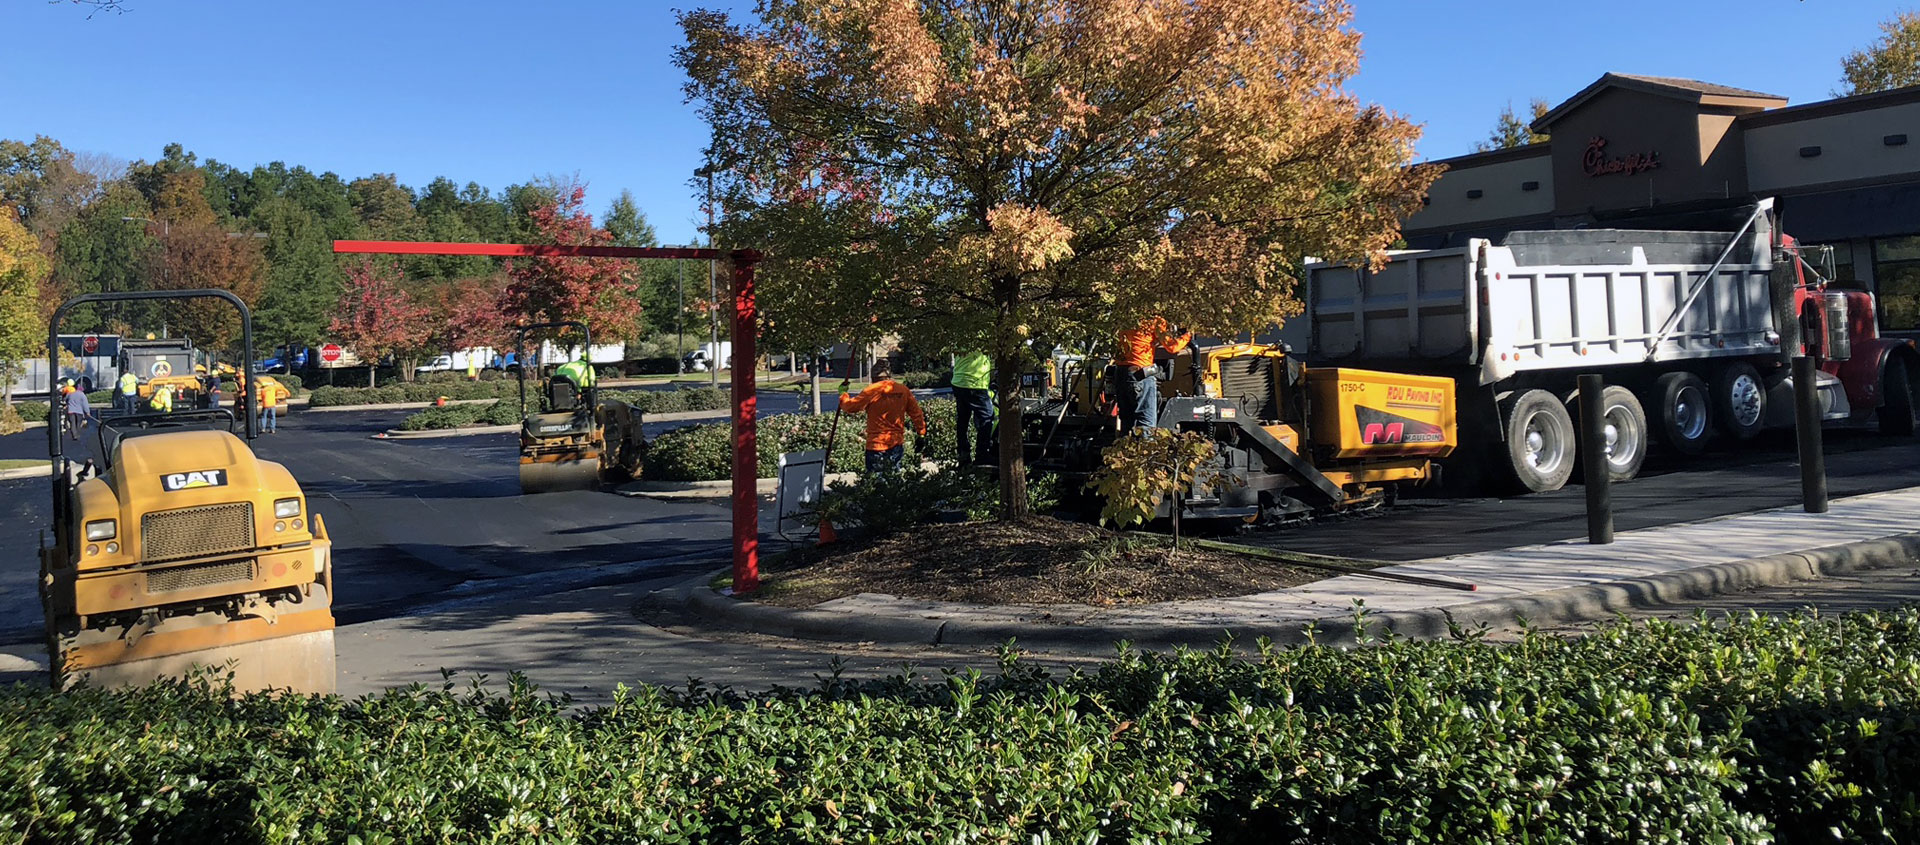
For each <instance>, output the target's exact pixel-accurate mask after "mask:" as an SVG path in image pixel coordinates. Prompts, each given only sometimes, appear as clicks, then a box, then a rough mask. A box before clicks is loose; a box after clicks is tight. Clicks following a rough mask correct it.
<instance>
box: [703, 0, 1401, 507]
mask: <svg viewBox="0 0 1920 845" xmlns="http://www.w3.org/2000/svg"><path fill="white" fill-rule="evenodd" d="M759 14H760V17H761V20H760V21H758V22H757V23H753V24H741V23H736V22H735V21H733V20H732V19H730V18H729V17H728V16H727V15H726V14H725V13H721V12H714V11H696V12H688V13H684V14H682V15H681V17H680V23H681V26H682V28H683V29H684V30H685V31H686V39H687V43H686V46H685V47H683V48H681V49H680V50H679V52H678V53H677V55H676V62H677V64H678V65H679V66H680V67H681V68H683V69H684V70H685V71H686V72H687V73H688V75H689V77H690V83H689V85H688V86H687V92H688V94H689V95H690V96H691V97H693V98H694V99H695V100H697V101H698V103H699V107H700V110H701V113H702V115H703V116H704V117H705V118H706V119H707V120H708V122H709V124H710V126H711V129H712V140H711V148H710V150H709V155H710V158H711V160H712V162H713V164H714V165H715V166H716V169H717V173H716V187H717V189H718V190H719V192H720V196H721V198H722V201H723V206H722V209H720V211H721V212H722V219H723V220H724V221H725V222H724V223H723V225H722V228H721V230H720V231H719V232H718V233H717V235H718V240H720V241H721V242H722V243H730V244H738V245H741V246H753V247H756V248H761V249H764V250H766V255H767V261H766V263H765V264H764V265H763V266H764V272H763V274H762V276H761V278H762V279H763V280H764V287H763V288H762V290H763V292H764V299H763V302H764V305H765V308H766V312H767V313H768V314H769V315H771V316H772V317H773V319H772V320H771V321H770V322H771V325H770V326H769V330H770V331H769V335H770V336H777V337H780V338H781V340H782V341H783V342H784V345H788V346H807V345H814V344H806V343H803V342H801V341H804V340H805V339H807V338H809V337H811V338H813V339H816V340H818V341H821V342H822V343H820V344H818V345H824V342H829V341H831V340H835V339H843V340H850V341H860V340H866V339H871V338H872V337H873V336H875V335H877V334H879V333H881V332H888V331H897V332H901V333H903V334H906V335H908V336H909V339H910V340H919V341H921V342H923V343H924V348H936V349H937V348H942V347H946V346H949V345H955V346H957V345H963V344H964V345H970V346H971V345H985V346H986V347H987V348H988V349H989V350H990V353H991V354H992V356H993V359H994V377H995V387H996V389H997V393H998V395H999V401H1000V413H1001V418H1002V419H1006V420H1012V419H1016V418H1017V416H1018V413H1019V409H1018V405H1017V402H1018V396H1019V391H1018V377H1019V373H1020V372H1021V371H1023V370H1024V369H1026V368H1027V366H1028V365H1029V364H1030V362H1031V361H1032V357H1031V355H1030V353H1029V352H1028V351H1027V350H1028V344H1029V342H1032V341H1040V343H1036V344H1035V345H1036V346H1041V347H1044V346H1045V345H1046V342H1045V340H1044V339H1046V338H1064V337H1087V336H1097V337H1101V338H1112V337H1113V336H1114V333H1115V332H1116V331H1117V330H1119V329H1120V328H1122V327H1126V326H1132V325H1136V324H1137V323H1138V322H1139V320H1140V319H1141V318H1142V317H1144V316H1147V315H1153V314H1161V315H1164V316H1165V317H1167V318H1168V319H1169V320H1171V321H1173V322H1176V323H1179V324H1182V325H1186V326H1189V327H1192V328H1194V329H1196V330H1198V331H1200V332H1201V333H1204V334H1212V335H1219V336H1226V335H1231V334H1235V333H1238V332H1240V331H1245V330H1249V329H1256V328H1265V327H1268V326H1271V325H1273V324H1274V323H1276V322H1278V321H1280V320H1282V319H1285V318H1286V317H1288V316H1291V315H1294V314H1298V313H1299V310H1300V305H1299V302H1298V300H1297V299H1296V297H1295V295H1294V292H1295V289H1296V284H1297V280H1296V278H1295V272H1296V271H1295V270H1293V269H1292V268H1293V267H1294V266H1295V265H1296V263H1297V262H1298V260H1299V258H1300V256H1303V255H1319V256H1327V257H1335V258H1355V259H1358V258H1366V257H1369V256H1372V255H1378V254H1379V253H1380V252H1381V251H1382V250H1384V249H1385V248H1386V247H1387V246H1388V245H1389V244H1391V243H1392V242H1393V241H1394V239H1395V238H1396V237H1397V236H1398V226H1399V220H1400V219H1401V218H1402V217H1403V216H1404V215H1406V214H1409V213H1411V212H1412V211H1413V210H1414V209H1416V208H1417V207H1418V203H1419V197H1420V196H1421V194H1422V193H1423V192H1424V191H1425V190H1426V188H1427V186H1428V185H1429V184H1430V183H1431V181H1432V179H1433V176H1434V175H1435V171H1434V170H1433V169H1432V168H1409V167H1408V166H1407V164H1408V162H1409V160H1410V158H1411V156H1412V144H1413V141H1414V140H1415V138H1417V137H1418V134H1419V130H1418V128H1417V127H1416V126H1414V125H1413V124H1412V123H1411V122H1409V121H1407V120H1405V119H1403V118H1400V117H1398V116H1395V115H1391V114H1388V113H1386V112H1385V111H1383V110H1381V109H1379V108H1378V107H1370V106H1365V105H1362V104H1361V103H1360V102H1359V101H1358V100H1357V99H1355V98H1354V97H1352V96H1351V95H1349V94H1348V93H1346V92H1345V90H1344V88H1343V85H1344V83H1345V82H1346V80H1347V79H1349V78H1350V77H1351V76H1352V75H1353V74H1354V73H1355V72H1357V70H1358V68H1359V43H1360V36H1359V34H1358V33H1356V32H1354V31H1353V30H1352V29H1351V28H1350V25H1349V24H1350V21H1351V14H1350V11H1349V10H1348V8H1347V6H1346V5H1345V4H1344V3H1342V2H1339V0H1235V2H1216V0H1201V1H1200V2H1196V0H1031V2H1022V3H951V2H941V0H791V2H781V3H767V4H761V6H760V7H759ZM836 335H837V337H836ZM1000 432H1001V436H1000V473H999V475H1000V479H1001V502H1002V508H1003V510H1002V516H1003V517H1004V518H1020V517H1023V516H1025V515H1026V512H1027V509H1028V499H1027V493H1026V485H1025V479H1026V473H1025V471H1024V467H1023V463H1022V460H1023V459H1022V456H1021V444H1020V436H1021V431H1020V427H1019V426H1016V425H1002V426H1000Z"/></svg>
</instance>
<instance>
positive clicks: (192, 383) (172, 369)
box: [120, 337, 204, 408]
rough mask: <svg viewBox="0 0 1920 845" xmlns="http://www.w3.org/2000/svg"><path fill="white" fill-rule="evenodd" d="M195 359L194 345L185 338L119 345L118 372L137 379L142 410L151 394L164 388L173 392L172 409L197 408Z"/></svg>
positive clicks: (125, 341) (198, 395)
mask: <svg viewBox="0 0 1920 845" xmlns="http://www.w3.org/2000/svg"><path fill="white" fill-rule="evenodd" d="M194 357H195V353H194V349H193V341H192V340H191V339H188V338H184V337H167V338H160V339H157V340H156V339H154V338H152V337H148V338H147V339H146V340H122V341H121V342H120V372H123V373H125V372H132V373H133V374H134V375H135V376H136V377H138V378H139V379H140V387H139V396H140V405H141V407H146V405H147V403H148V402H150V401H152V400H153V392H154V391H156V390H159V389H160V388H161V386H163V385H165V386H170V387H172V388H173V406H174V407H175V408H195V407H198V406H199V405H200V388H201V385H200V375H199V374H198V373H195V372H194V364H195V361H194ZM203 370H204V368H203Z"/></svg>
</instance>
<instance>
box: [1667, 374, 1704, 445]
mask: <svg viewBox="0 0 1920 845" xmlns="http://www.w3.org/2000/svg"><path fill="white" fill-rule="evenodd" d="M1673 427H1674V428H1676V429H1678V430H1679V433H1680V439H1682V440H1699V439H1700V437H1701V435H1704V434H1706V433H1707V403H1706V397H1705V396H1702V395H1700V389H1699V388H1697V387H1683V388H1681V389H1680V391H1679V392H1678V393H1676V394H1675V395H1674V397H1673Z"/></svg>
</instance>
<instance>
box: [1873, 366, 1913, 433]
mask: <svg viewBox="0 0 1920 845" xmlns="http://www.w3.org/2000/svg"><path fill="white" fill-rule="evenodd" d="M1910 378H1911V374H1910V373H1909V371H1908V370H1907V362H1906V359H1904V358H1893V359H1890V360H1888V361H1887V366H1886V368H1885V369H1883V370H1881V371H1880V396H1881V404H1880V411H1879V416H1880V433H1881V434H1886V435H1891V436H1893V437H1912V436H1913V435H1914V432H1915V431H1916V430H1920V422H1916V420H1915V419H1914V417H1915V413H1916V411H1915V406H1914V401H1913V392H1914V391H1913V382H1912V381H1910V380H1909V379H1910Z"/></svg>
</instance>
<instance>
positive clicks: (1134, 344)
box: [1113, 317, 1193, 369]
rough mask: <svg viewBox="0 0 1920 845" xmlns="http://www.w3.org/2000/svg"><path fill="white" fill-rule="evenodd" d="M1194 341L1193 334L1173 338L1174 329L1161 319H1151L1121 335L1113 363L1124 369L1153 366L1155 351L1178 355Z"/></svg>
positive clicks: (1141, 322)
mask: <svg viewBox="0 0 1920 845" xmlns="http://www.w3.org/2000/svg"><path fill="white" fill-rule="evenodd" d="M1191 340H1193V332H1187V333H1185V334H1182V335H1180V336H1179V337H1174V336H1173V329H1172V328H1171V327H1169V326H1168V325H1167V321H1166V320H1165V319H1163V318H1160V317H1151V318H1148V319H1145V320H1142V321H1140V325H1139V326H1137V327H1135V328H1131V329H1127V330H1126V331H1123V332H1121V333H1120V346H1119V354H1116V355H1115V356H1113V363H1115V364H1117V365H1119V366H1122V367H1140V368H1142V369H1145V368H1147V367H1151V366H1153V351H1154V350H1155V349H1156V348H1157V349H1160V350H1163V351H1165V352H1166V353H1167V354H1168V355H1178V354H1180V350H1182V349H1185V348H1187V343H1188V341H1191Z"/></svg>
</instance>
